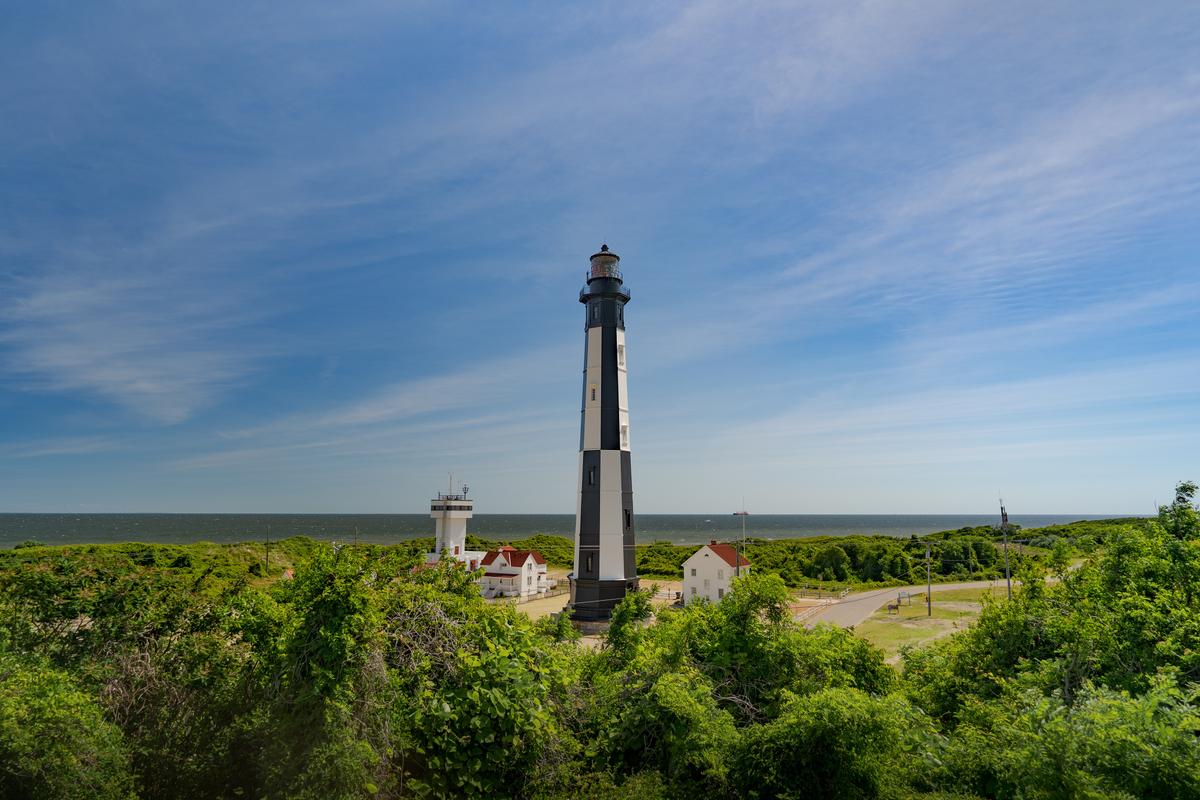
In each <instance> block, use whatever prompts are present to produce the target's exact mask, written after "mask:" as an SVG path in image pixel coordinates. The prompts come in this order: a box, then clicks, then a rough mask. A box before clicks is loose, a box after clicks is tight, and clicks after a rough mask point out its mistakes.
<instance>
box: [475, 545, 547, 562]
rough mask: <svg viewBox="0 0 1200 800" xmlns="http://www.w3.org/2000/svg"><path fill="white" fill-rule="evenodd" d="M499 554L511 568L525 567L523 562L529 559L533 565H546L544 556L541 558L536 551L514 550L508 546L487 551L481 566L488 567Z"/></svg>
mask: <svg viewBox="0 0 1200 800" xmlns="http://www.w3.org/2000/svg"><path fill="white" fill-rule="evenodd" d="M501 554H503V556H504V560H505V561H507V562H508V563H509V565H510V566H513V567H523V566H525V562H526V561H528V560H529V559H530V558H532V559H533V563H535V564H545V563H546V558H545V556H543V555H542V554H541V553H539V552H538V551H537V550H514V549H513V548H511V547H509V546H508V545H504V547H501V548H500V549H499V550H488V552H487V555H485V556H484V557H483V566H485V567H486V566H489V565H490V564H491V563H492V562H493V561H495V560H496V559H497V558H498V557H499V556H500V555H501Z"/></svg>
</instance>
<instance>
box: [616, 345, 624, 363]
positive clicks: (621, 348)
mask: <svg viewBox="0 0 1200 800" xmlns="http://www.w3.org/2000/svg"><path fill="white" fill-rule="evenodd" d="M617 366H618V367H623V366H625V345H623V344H619V345H617Z"/></svg>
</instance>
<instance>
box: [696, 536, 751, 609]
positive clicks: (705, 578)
mask: <svg viewBox="0 0 1200 800" xmlns="http://www.w3.org/2000/svg"><path fill="white" fill-rule="evenodd" d="M739 574H741V575H749V574H750V562H749V561H747V560H746V557H745V556H742V555H738V551H737V548H735V547H734V546H733V545H731V544H718V543H717V540H716V539H713V540H712V541H710V542H709V543H708V544H706V545H704V546H703V547H701V548H700V549H699V550H697V551H696V552H694V553H692V554H691V556H689V557H688V560H687V561H685V562H683V602H685V603H690V602H692V601H693V600H698V599H699V598H701V597H703V598H706V599H708V600H709V601H711V602H713V603H715V602H717V601H719V600H720V599H721V598H722V597H724V596H725V595H726V594H727V593H728V592H729V588H730V585H731V583H732V581H733V579H734V577H735V576H737V575H739Z"/></svg>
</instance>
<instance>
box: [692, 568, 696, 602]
mask: <svg viewBox="0 0 1200 800" xmlns="http://www.w3.org/2000/svg"><path fill="white" fill-rule="evenodd" d="M695 571H696V570H692V572H693V573H695ZM695 596H696V587H695V586H693V587H692V597H695Z"/></svg>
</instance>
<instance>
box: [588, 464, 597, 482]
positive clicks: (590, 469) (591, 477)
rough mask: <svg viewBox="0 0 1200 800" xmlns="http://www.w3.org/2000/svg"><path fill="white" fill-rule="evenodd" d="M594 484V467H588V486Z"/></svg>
mask: <svg viewBox="0 0 1200 800" xmlns="http://www.w3.org/2000/svg"><path fill="white" fill-rule="evenodd" d="M595 485H596V468H595V467H588V486H595Z"/></svg>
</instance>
